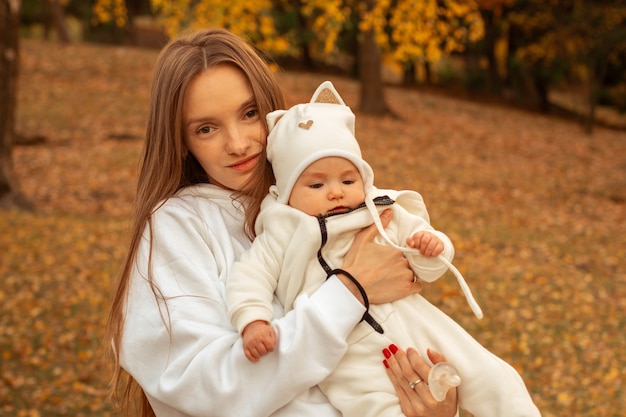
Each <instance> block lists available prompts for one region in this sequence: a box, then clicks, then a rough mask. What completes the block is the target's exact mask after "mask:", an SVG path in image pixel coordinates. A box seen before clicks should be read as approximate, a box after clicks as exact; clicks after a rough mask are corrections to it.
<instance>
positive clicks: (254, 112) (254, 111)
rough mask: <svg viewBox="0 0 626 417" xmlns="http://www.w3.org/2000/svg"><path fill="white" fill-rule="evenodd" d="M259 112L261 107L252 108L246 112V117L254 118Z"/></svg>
mask: <svg viewBox="0 0 626 417" xmlns="http://www.w3.org/2000/svg"><path fill="white" fill-rule="evenodd" d="M258 114H259V109H256V108H255V109H250V110H248V111H247V112H246V115H245V116H246V119H253V118H255V117H256V116H257V115H258Z"/></svg>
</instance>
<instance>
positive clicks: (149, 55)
mask: <svg viewBox="0 0 626 417" xmlns="http://www.w3.org/2000/svg"><path fill="white" fill-rule="evenodd" d="M22 48H23V49H22V57H21V63H22V68H21V71H22V72H21V78H20V95H19V111H18V130H19V133H21V134H22V135H24V136H32V135H39V136H43V137H45V139H46V140H45V142H44V143H43V144H41V145H37V146H20V147H17V148H16V149H15V152H14V161H15V166H16V170H17V177H18V180H19V182H20V184H21V186H22V188H23V190H24V192H25V193H26V194H27V195H28V196H29V198H30V199H31V201H32V202H33V203H34V205H35V206H36V208H37V210H36V212H34V213H24V212H18V211H2V212H1V213H0V230H2V233H1V234H0V248H2V258H1V262H0V279H1V280H2V286H1V287H0V360H1V366H0V414H1V415H15V416H61V415H72V416H112V415H114V412H113V411H112V410H111V407H110V404H109V402H108V399H107V394H106V390H107V384H108V378H109V367H108V366H107V365H106V362H103V360H102V355H103V340H102V339H103V336H104V333H103V331H104V324H105V321H106V314H107V306H108V302H109V298H110V295H111V291H112V287H113V281H114V277H115V275H116V273H117V271H118V269H119V267H120V263H121V261H122V259H123V256H124V252H125V248H126V243H127V231H128V225H129V215H130V210H131V203H132V198H133V193H134V186H135V178H136V166H137V160H138V156H139V152H140V149H141V137H142V134H143V128H144V123H145V116H146V104H147V94H148V86H149V81H150V74H151V68H152V65H153V63H154V60H155V59H156V52H155V51H148V50H140V49H132V48H121V47H104V46H94V45H86V44H76V45H70V46H62V45H59V44H56V43H46V42H42V41H33V40H24V42H23V43H22ZM59 58H60V59H59ZM279 76H280V77H281V82H282V84H283V85H284V87H285V91H286V92H287V97H288V100H289V101H290V102H291V103H295V102H300V101H308V100H309V98H310V95H311V94H312V92H313V91H314V89H315V87H316V86H317V85H318V84H319V83H320V82H321V81H323V80H324V79H325V77H324V76H322V75H319V74H294V73H288V72H287V73H282V74H280V75H279ZM332 81H333V82H334V83H335V85H336V87H337V89H338V90H339V92H340V93H341V95H342V97H343V98H344V100H345V101H346V102H347V103H348V104H354V103H358V84H356V83H355V82H354V81H351V80H347V79H342V78H337V77H333V78H332ZM386 93H387V99H388V101H389V103H390V105H391V107H392V108H393V109H394V110H395V111H396V113H397V115H398V117H397V118H391V117H387V118H376V117H371V116H366V115H362V114H358V113H357V135H358V137H359V140H360V142H361V145H362V147H363V152H364V156H365V157H366V158H367V159H368V160H369V162H370V163H371V165H372V166H373V168H374V171H375V173H376V183H377V185H378V186H379V187H381V188H385V187H393V188H411V189H416V190H418V191H419V192H420V193H422V195H423V196H424V198H425V200H426V204H427V206H428V208H429V212H430V215H431V221H432V223H433V225H434V226H435V227H437V228H439V229H440V230H442V231H444V232H446V233H447V234H448V235H449V236H450V237H451V238H452V240H453V241H454V243H455V246H456V250H457V253H456V258H455V265H456V266H457V267H458V268H459V269H460V270H461V271H462V272H463V274H464V275H465V277H466V279H467V280H468V282H469V284H470V286H471V288H472V290H473V292H474V294H475V295H476V298H477V300H478V302H479V303H480V304H481V306H482V308H483V310H484V312H485V318H484V319H483V320H481V321H477V320H476V319H475V318H474V317H473V315H472V314H471V311H470V310H469V307H468V306H467V304H466V303H465V301H464V298H463V295H462V294H461V292H460V290H459V288H458V286H457V285H456V283H455V279H454V277H452V275H451V274H448V275H446V276H445V277H444V278H442V279H441V280H439V281H438V282H436V283H434V284H432V285H427V286H425V288H424V295H425V296H426V297H427V298H428V299H430V300H431V301H433V302H434V303H436V304H437V305H439V306H440V307H441V308H442V309H443V310H444V311H446V312H447V313H448V314H450V315H451V316H452V317H453V318H455V319H456V320H457V321H459V322H460V323H461V324H462V325H463V326H464V327H465V328H467V329H468V330H469V331H470V332H471V333H472V334H473V335H474V336H475V337H476V338H477V339H478V340H479V341H480V342H482V343H483V344H484V345H485V346H487V347H488V348H489V349H490V350H492V351H493V352H494V353H496V354H498V355H499V356H500V357H502V358H503V359H505V360H507V361H508V362H510V363H511V364H512V365H513V366H515V367H516V368H517V369H518V370H519V371H520V372H521V374H522V376H523V377H524V379H525V381H526V383H527V385H528V387H529V390H530V391H531V393H532V395H533V398H534V399H535V401H536V403H537V405H538V406H539V407H540V409H541V410H542V413H543V415H544V416H545V417H560V416H563V415H578V416H581V415H589V416H594V417H617V416H621V415H622V414H623V410H624V409H626V399H625V397H624V396H623V395H622V392H621V391H622V387H623V386H625V382H626V377H625V376H624V373H623V369H624V368H625V367H626V358H625V357H624V354H623V353H624V352H626V337H625V336H624V330H623V329H624V327H625V325H626V314H625V312H626V301H625V300H626V261H625V259H626V237H625V236H626V215H625V213H626V206H625V204H626V203H625V202H626V133H625V132H623V131H617V130H608V129H603V128H598V129H596V130H595V132H594V134H593V135H592V136H588V135H585V134H584V132H583V129H582V127H581V126H579V125H577V124H574V123H572V122H568V121H564V120H561V119H557V118H551V117H545V116H540V115H536V114H532V113H528V112H523V111H519V110H515V109H511V108H506V107H501V106H495V105H486V104H481V103H478V102H472V101H468V100H457V99H454V98H451V97H443V96H438V95H435V94H431V93H427V92H423V91H419V90H417V91H415V90H412V91H405V90H402V89H401V88H389V89H387V92H386Z"/></svg>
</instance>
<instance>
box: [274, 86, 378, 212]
mask: <svg viewBox="0 0 626 417" xmlns="http://www.w3.org/2000/svg"><path fill="white" fill-rule="evenodd" d="M267 125H268V128H269V131H270V133H269V136H268V138H267V159H268V160H269V161H270V162H271V164H272V168H273V169H274V175H275V176H276V185H273V186H272V187H271V188H270V192H271V193H272V194H273V195H274V196H275V197H276V198H277V200H278V202H280V203H284V204H286V203H287V202H288V201H289V195H290V194H291V190H292V188H293V185H294V184H295V182H296V180H297V179H298V177H299V176H300V174H302V172H303V171H304V170H305V169H306V168H307V167H308V166H309V165H311V164H312V163H313V162H315V161H317V160H319V159H321V158H325V157H328V156H338V157H342V158H346V159H348V160H349V161H351V162H352V163H353V164H354V165H355V166H356V167H357V169H358V170H359V172H360V174H361V176H362V177H363V183H364V186H365V194H366V195H367V194H368V193H369V191H370V190H371V188H372V185H373V182H374V173H373V171H372V168H371V167H370V166H369V164H368V163H367V162H365V161H364V160H363V158H362V157H361V148H360V147H359V143H358V142H357V140H356V138H355V136H354V113H352V110H350V107H348V106H346V104H345V103H344V102H343V100H342V99H341V97H340V96H339V94H338V93H337V90H335V87H334V86H333V84H332V83H331V82H330V81H324V82H323V83H322V84H321V85H320V86H319V87H318V88H317V90H315V93H313V97H312V98H311V101H310V102H309V103H306V104H297V105H295V106H293V107H292V108H290V109H289V110H276V111H273V112H271V113H269V114H268V115H267Z"/></svg>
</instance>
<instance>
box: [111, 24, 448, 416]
mask: <svg viewBox="0 0 626 417" xmlns="http://www.w3.org/2000/svg"><path fill="white" fill-rule="evenodd" d="M284 107H285V106H284V101H283V98H282V95H281V93H280V88H279V86H278V84H277V83H276V81H275V79H274V77H273V75H272V74H271V72H270V71H268V69H267V66H266V65H265V63H264V62H263V61H262V60H261V59H260V58H259V56H258V55H257V54H256V53H255V52H254V50H252V49H251V48H250V47H249V46H248V45H247V44H246V43H245V42H243V41H242V40H241V39H239V38H237V37H236V36H234V35H232V34H231V33H229V32H227V31H224V30H205V31H200V32H197V33H194V34H191V35H189V36H184V37H181V38H179V39H177V40H174V41H172V42H171V43H170V44H169V45H168V46H167V47H165V48H164V50H163V51H162V52H161V54H160V56H159V59H158V60H157V63H156V68H155V72H154V77H153V81H152V92H151V100H150V112H149V118H148V126H147V131H146V144H145V148H144V151H143V161H142V166H141V170H140V174H139V182H138V187H137V197H136V204H135V213H134V225H133V229H132V234H131V245H130V250H129V253H128V256H127V259H126V262H125V264H124V267H123V270H122V274H121V277H120V281H119V283H118V287H117V292H116V294H115V297H114V301H113V305H112V309H111V314H110V317H109V324H108V329H109V332H110V335H111V337H112V339H113V353H114V356H115V376H114V380H115V392H120V389H122V390H123V394H122V404H126V406H128V404H129V403H130V401H131V399H132V397H133V390H137V389H139V390H138V392H139V397H140V398H141V400H142V405H141V406H142V415H146V416H148V415H157V416H160V417H161V416H196V415H198V416H200V415H202V416H207V415H210V416H221V415H224V416H233V415H241V416H246V415H249V416H269V415H271V416H287V415H289V416H294V415H311V416H313V415H315V416H337V412H336V410H334V409H333V408H332V407H331V406H330V405H329V404H328V402H327V400H326V399H325V397H324V396H323V395H322V394H321V393H320V392H319V390H318V389H317V387H316V384H317V383H319V382H320V381H321V380H322V379H324V377H325V376H327V375H328V374H329V373H330V371H331V370H332V369H333V368H334V366H335V365H336V363H337V362H338V361H339V359H340V358H341V357H342V355H343V354H344V353H345V350H346V347H347V345H346V337H347V335H348V333H349V332H350V331H351V330H352V328H354V326H356V324H357V323H358V322H359V320H360V319H361V317H362V316H363V315H364V313H365V311H366V306H367V300H365V299H364V297H363V296H362V294H367V295H369V302H370V303H374V304H376V303H384V302H389V301H392V300H395V299H398V298H402V297H404V296H407V295H409V294H414V293H416V292H418V291H419V290H420V285H419V283H418V284H414V283H413V274H412V272H411V271H410V270H409V269H408V266H407V262H406V260H405V259H404V257H402V255H401V254H400V253H399V252H396V251H394V250H391V249H389V248H385V247H382V246H378V245H375V244H374V243H372V240H373V238H374V236H375V234H376V231H375V229H373V228H372V229H366V230H365V231H364V232H362V233H361V235H360V236H359V237H358V238H357V239H356V240H355V243H354V244H353V246H352V248H351V250H350V252H349V253H348V256H347V258H346V261H345V264H344V266H343V269H344V270H345V271H348V272H349V274H350V275H352V276H354V277H357V278H358V282H357V281H352V280H351V279H350V277H349V276H344V275H338V276H333V277H331V278H329V279H328V280H327V282H326V283H325V284H324V285H323V286H322V287H321V288H320V289H318V290H317V291H316V292H315V293H314V294H313V295H311V296H310V297H306V296H304V297H301V298H300V299H299V300H298V301H297V303H296V306H295V308H294V309H293V311H291V312H290V313H288V314H287V315H285V316H284V317H282V311H281V308H280V305H279V304H278V303H276V304H275V310H276V317H277V319H276V320H275V322H274V323H275V326H276V328H277V334H278V343H277V347H276V349H277V350H278V351H279V354H275V355H268V357H267V358H264V360H263V361H261V362H259V363H256V364H253V363H250V362H249V361H248V360H247V359H246V358H245V356H244V355H243V353H242V348H241V340H240V339H239V336H238V334H237V332H236V331H235V329H233V328H231V326H230V324H229V321H228V317H227V310H226V304H225V299H224V285H225V282H226V280H227V278H228V275H229V271H230V268H231V266H232V264H233V262H234V261H235V260H237V259H238V258H239V256H240V254H241V253H242V252H243V251H244V250H245V249H247V248H248V247H249V246H250V242H251V239H252V238H253V237H254V232H253V231H254V228H253V225H254V221H255V218H256V216H257V214H258V212H259V206H260V202H261V200H262V198H263V197H264V196H265V194H266V193H267V190H268V189H269V185H270V184H271V183H272V181H273V176H272V171H271V167H270V166H269V164H268V163H267V161H266V159H265V139H266V134H267V126H266V122H265V115H266V114H267V113H268V112H270V111H273V110H276V109H279V108H284ZM389 219H390V213H387V214H386V215H384V216H382V220H383V222H388V221H389ZM329 300H330V301H329ZM400 354H402V352H400ZM422 364H423V365H424V366H426V367H428V365H425V363H423V361H422ZM401 365H402V363H401V362H398V367H396V370H398V369H399V370H401V372H407V373H408V372H409V368H410V370H411V372H413V373H415V371H414V367H412V366H411V365H410V364H408V362H407V363H405V366H404V367H402V366H401ZM381 366H382V365H381ZM420 366H421V365H420ZM421 372H426V374H427V373H428V371H427V370H426V371H424V370H423V369H422V371H421ZM410 376H411V377H412V376H414V375H410ZM422 376H426V377H427V375H422ZM396 378H397V379H398V381H401V380H402V377H400V376H397V377H396ZM409 382H410V381H409ZM409 382H406V383H407V384H409ZM398 383H400V382H398ZM124 387H125V389H124ZM402 392H403V393H404V394H403V395H404V396H405V401H404V405H405V406H406V407H408V408H403V409H405V410H407V412H412V410H418V408H416V407H415V405H414V404H415V403H417V404H419V406H420V407H423V408H422V409H421V410H418V411H420V412H426V413H427V414H423V415H432V416H437V415H442V416H449V415H453V414H454V413H453V412H452V413H450V410H452V409H453V408H454V405H455V401H456V398H455V395H454V394H453V395H451V397H452V398H451V399H450V400H448V401H447V402H445V404H444V403H441V404H439V403H438V404H433V403H429V402H428V401H423V400H420V398H421V396H420V395H419V394H418V392H417V390H415V391H413V393H414V394H413V397H415V398H412V399H411V400H410V401H407V400H406V398H409V397H408V395H407V393H406V392H405V391H402ZM408 394H411V393H408ZM451 405H452V407H451ZM441 412H443V413H444V414H439V413H441ZM428 413H429V414H428Z"/></svg>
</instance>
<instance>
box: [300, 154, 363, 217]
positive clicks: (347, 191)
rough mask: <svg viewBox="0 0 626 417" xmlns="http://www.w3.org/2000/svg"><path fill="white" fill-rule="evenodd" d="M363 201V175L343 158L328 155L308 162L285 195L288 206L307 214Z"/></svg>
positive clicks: (316, 213)
mask: <svg viewBox="0 0 626 417" xmlns="http://www.w3.org/2000/svg"><path fill="white" fill-rule="evenodd" d="M364 200H365V190H364V184H363V178H362V177H361V174H360V173H359V170H358V169H357V168H356V166H354V164H353V163H352V162H350V161H348V160H347V159H345V158H339V157H335V156H330V157H327V158H322V159H319V160H317V161H315V162H313V163H312V164H311V165H309V166H308V167H307V168H306V169H305V170H304V171H303V172H302V174H301V175H300V177H299V178H298V180H297V181H296V183H295V184H294V186H293V189H292V191H291V195H290V196H289V205H290V206H291V207H294V208H296V209H298V210H300V211H303V212H305V213H306V214H309V215H311V216H317V215H319V214H322V215H323V214H328V213H332V212H341V211H344V210H346V209H348V208H355V207H357V206H358V205H359V204H361V203H362V202H363V201H364Z"/></svg>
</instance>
